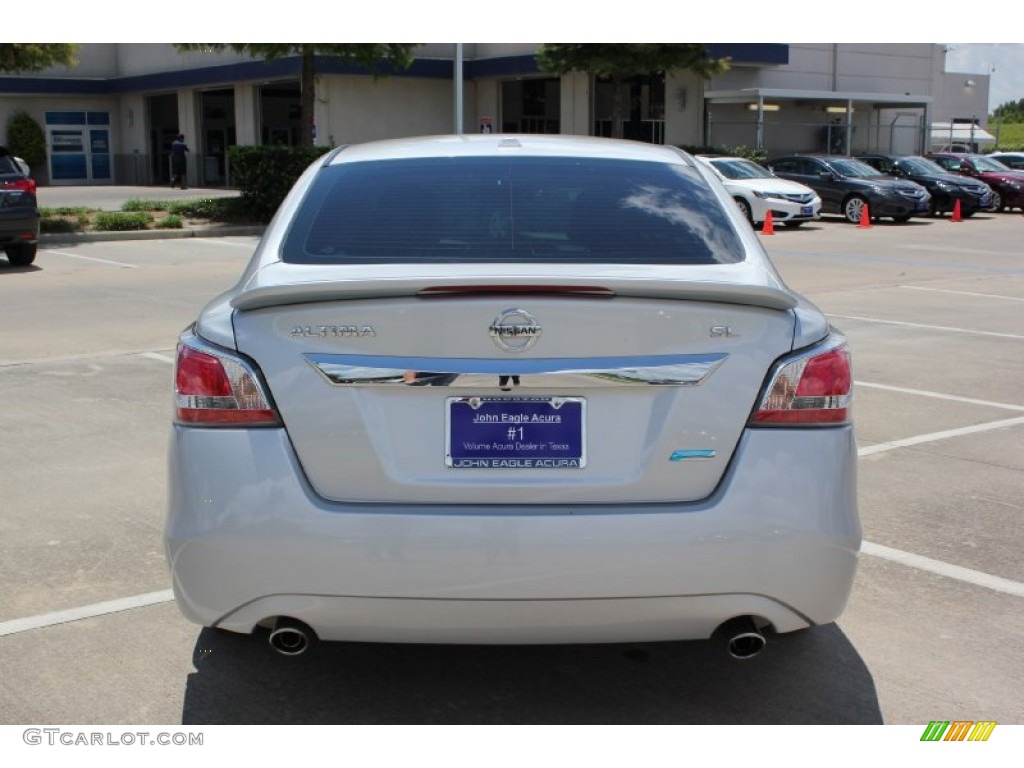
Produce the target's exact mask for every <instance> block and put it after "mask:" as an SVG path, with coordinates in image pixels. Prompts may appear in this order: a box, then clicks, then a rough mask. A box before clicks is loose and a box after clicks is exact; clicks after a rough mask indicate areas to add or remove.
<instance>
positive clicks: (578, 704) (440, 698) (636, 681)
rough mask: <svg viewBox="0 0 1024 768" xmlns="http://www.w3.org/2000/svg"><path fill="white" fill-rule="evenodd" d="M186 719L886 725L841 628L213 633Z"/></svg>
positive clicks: (188, 691)
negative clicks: (363, 636) (426, 641)
mask: <svg viewBox="0 0 1024 768" xmlns="http://www.w3.org/2000/svg"><path fill="white" fill-rule="evenodd" d="M193 664H194V666H195V672H193V673H192V674H190V675H189V676H188V680H187V683H186V687H185V697H184V704H183V708H182V723H183V724H187V725H196V724H264V723H268V724H269V723H276V724H557V725H565V724H582V723H609V724H648V723H650V724H701V725H703V724H821V723H830V724H880V723H882V714H881V710H880V707H879V704H878V696H877V693H876V691H875V685H874V681H873V680H872V677H871V674H870V672H869V671H868V669H867V667H866V666H865V665H864V662H863V660H862V659H861V658H860V655H859V654H858V653H857V652H856V650H855V649H854V648H853V646H852V645H851V643H850V641H849V640H848V639H847V638H846V636H845V635H844V634H843V632H842V630H840V629H839V628H838V627H837V626H836V625H834V624H831V625H827V626H823V627H816V628H813V629H810V630H807V631H804V632H796V633H792V634H787V635H781V636H769V637H768V645H767V647H766V648H765V650H764V651H763V652H762V653H761V654H760V655H758V656H757V657H755V658H753V659H747V660H744V661H737V660H735V659H732V658H731V657H729V656H728V655H727V654H726V652H725V649H724V647H723V646H721V645H719V644H717V643H711V642H673V643H635V644H620V645H558V646H552V645H549V646H450V645H448V646H445V645H397V644H387V645H386V644H370V643H320V644H319V645H317V646H315V647H314V648H313V649H312V650H310V651H309V652H308V653H306V654H304V655H302V656H299V657H286V656H281V655H279V654H277V653H276V652H274V651H272V650H271V649H270V646H269V645H268V643H267V632H266V630H258V631H257V633H256V634H255V635H254V636H245V635H233V634H231V633H226V632H220V631H216V630H211V629H204V630H202V631H201V632H200V634H199V638H198V640H197V642H196V646H195V650H194V653H193Z"/></svg>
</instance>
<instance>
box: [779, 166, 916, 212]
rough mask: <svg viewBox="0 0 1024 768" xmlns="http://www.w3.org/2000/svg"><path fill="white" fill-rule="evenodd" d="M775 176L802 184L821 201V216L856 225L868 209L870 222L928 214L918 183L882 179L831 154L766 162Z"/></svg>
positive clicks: (869, 170)
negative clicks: (834, 216)
mask: <svg viewBox="0 0 1024 768" xmlns="http://www.w3.org/2000/svg"><path fill="white" fill-rule="evenodd" d="M768 167H769V168H771V169H772V172H773V173H775V175H776V176H778V177H780V178H783V179H789V180H790V181H798V182H800V183H801V184H805V185H807V186H808V187H810V188H811V189H813V190H814V191H815V192H817V193H818V197H820V198H821V212H822V213H839V214H842V215H843V216H845V217H846V220H847V221H849V222H852V223H858V222H860V220H861V216H862V214H863V211H864V206H867V207H868V215H869V216H870V217H871V218H872V219H879V218H882V217H883V216H889V217H891V218H892V219H894V220H895V221H900V222H903V221H908V220H909V219H910V217H911V216H920V215H922V214H925V213H928V210H929V209H930V207H931V196H930V195H929V194H928V191H927V190H926V189H925V188H924V187H922V186H921V185H920V184H915V183H914V182H912V181H904V180H902V179H896V178H893V177H892V176H883V175H882V174H881V173H879V172H878V171H876V170H875V169H874V168H872V167H871V166H870V165H868V164H867V163H862V162H861V161H859V160H855V159H853V158H852V157H839V156H834V155H793V156H791V157H780V158H777V159H775V160H770V161H768Z"/></svg>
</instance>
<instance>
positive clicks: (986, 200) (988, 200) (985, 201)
mask: <svg viewBox="0 0 1024 768" xmlns="http://www.w3.org/2000/svg"><path fill="white" fill-rule="evenodd" d="M978 205H979V206H980V207H981V208H988V207H989V206H990V205H992V198H990V197H989V196H988V195H985V196H984V197H983V198H981V202H979V203H978Z"/></svg>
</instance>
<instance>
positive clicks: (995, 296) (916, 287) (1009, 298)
mask: <svg viewBox="0 0 1024 768" xmlns="http://www.w3.org/2000/svg"><path fill="white" fill-rule="evenodd" d="M897 287H898V288H906V289H907V290H908V291H931V292H932V293H952V294H956V295H957V296H980V297H981V298H983V299H1002V300H1004V301H1024V298H1022V297H1020V296H1000V295H999V294H996V293H975V292H974V291H952V290H950V289H948V288H926V287H925V286H923V285H900V286H897Z"/></svg>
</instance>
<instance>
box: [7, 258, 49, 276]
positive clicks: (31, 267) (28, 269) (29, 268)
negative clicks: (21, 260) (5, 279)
mask: <svg viewBox="0 0 1024 768" xmlns="http://www.w3.org/2000/svg"><path fill="white" fill-rule="evenodd" d="M42 271H43V268H42V267H40V266H37V265H36V264H28V265H26V266H24V267H16V266H14V265H13V264H11V263H10V262H9V261H4V260H2V259H0V275H24V274H29V273H32V272H42Z"/></svg>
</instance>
